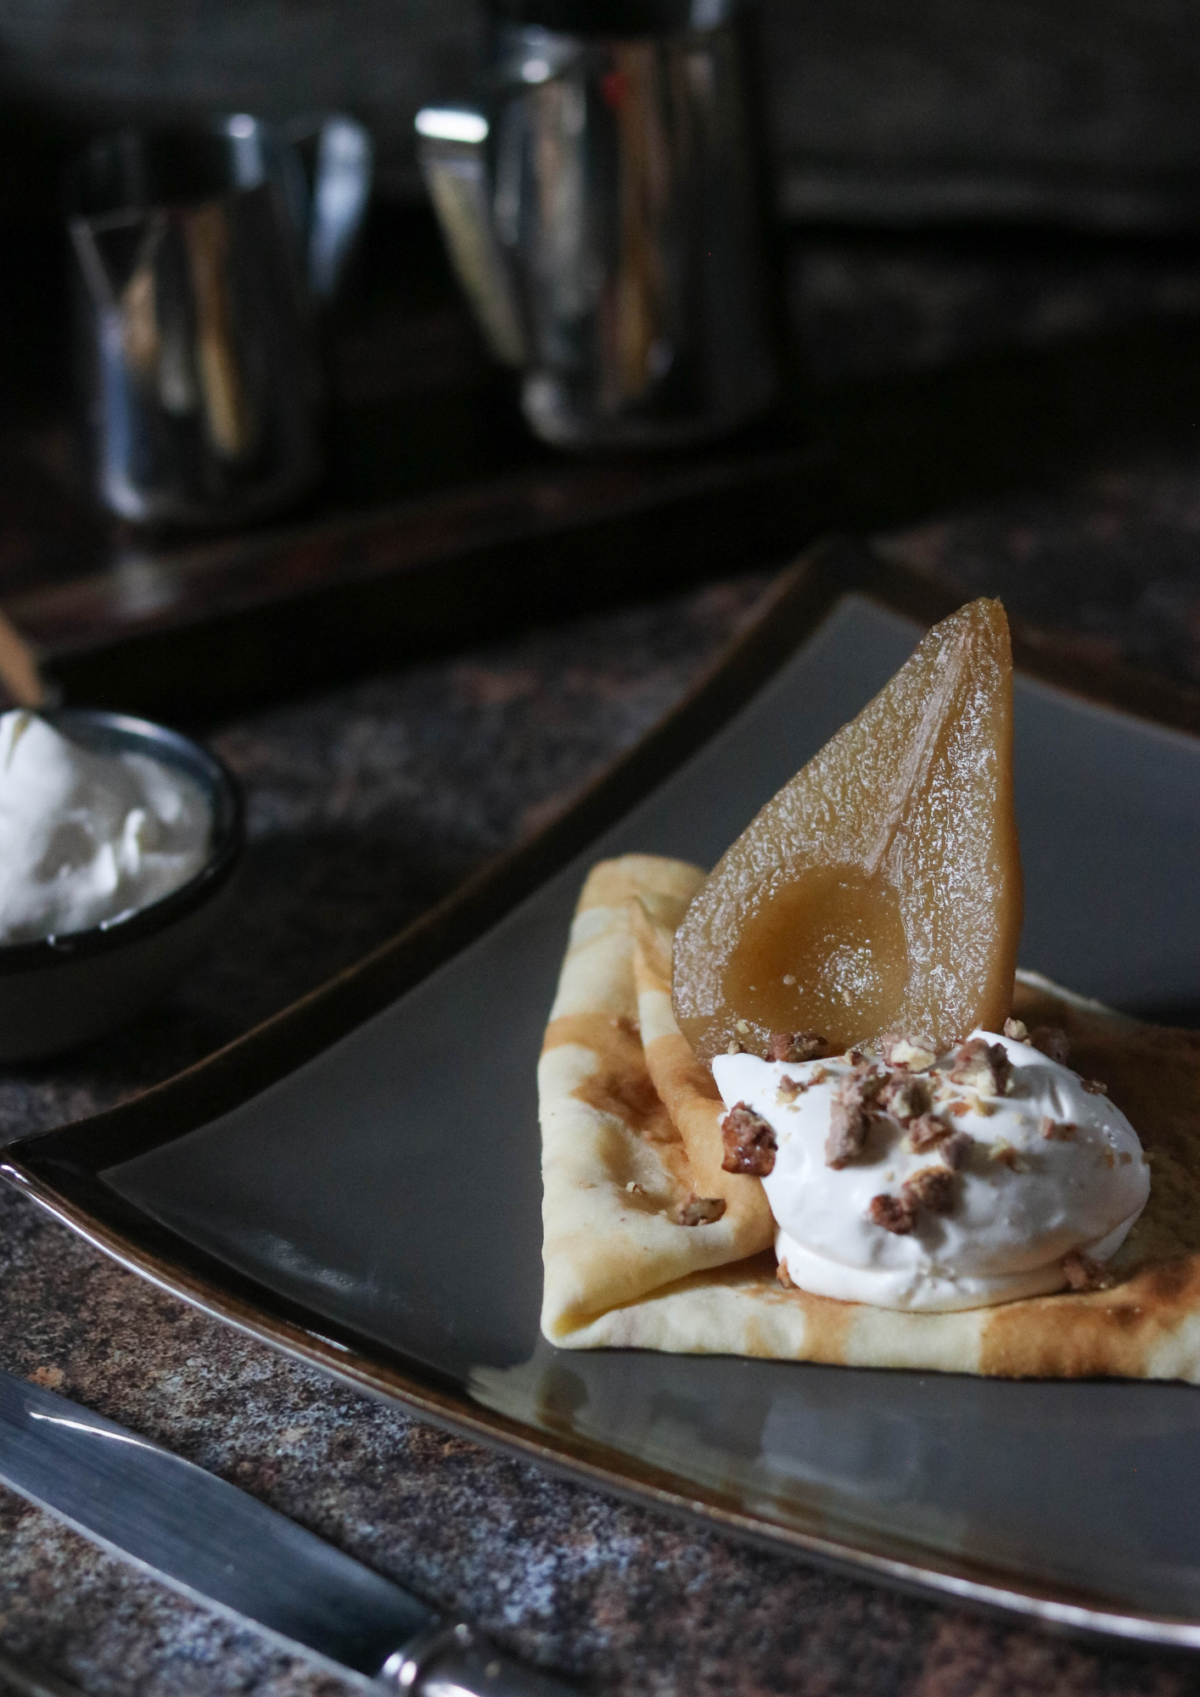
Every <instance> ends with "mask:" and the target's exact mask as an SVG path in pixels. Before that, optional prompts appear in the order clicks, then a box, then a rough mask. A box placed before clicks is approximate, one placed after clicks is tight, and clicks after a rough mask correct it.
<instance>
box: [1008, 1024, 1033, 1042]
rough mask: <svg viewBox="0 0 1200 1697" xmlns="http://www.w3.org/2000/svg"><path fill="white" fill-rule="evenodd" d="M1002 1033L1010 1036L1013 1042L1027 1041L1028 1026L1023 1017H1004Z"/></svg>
mask: <svg viewBox="0 0 1200 1697" xmlns="http://www.w3.org/2000/svg"><path fill="white" fill-rule="evenodd" d="M1004 1035H1005V1036H1006V1037H1011V1038H1012V1040H1013V1042H1014V1043H1027V1042H1028V1041H1029V1028H1028V1026H1027V1025H1026V1024H1025V1021H1024V1020H1023V1019H1006V1020H1005V1022H1004Z"/></svg>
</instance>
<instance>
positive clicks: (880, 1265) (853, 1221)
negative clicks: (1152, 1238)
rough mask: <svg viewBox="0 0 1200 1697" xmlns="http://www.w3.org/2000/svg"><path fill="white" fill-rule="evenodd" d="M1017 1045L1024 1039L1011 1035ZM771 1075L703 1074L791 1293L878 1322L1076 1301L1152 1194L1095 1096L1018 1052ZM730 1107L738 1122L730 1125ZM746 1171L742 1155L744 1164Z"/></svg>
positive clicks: (750, 1064)
mask: <svg viewBox="0 0 1200 1697" xmlns="http://www.w3.org/2000/svg"><path fill="white" fill-rule="evenodd" d="M1017 1029H1018V1031H1019V1029H1020V1028H1019V1027H1018V1028H1017ZM883 1054H884V1055H886V1057H887V1062H886V1063H885V1060H884V1059H883V1057H882V1056H874V1055H872V1054H870V1053H869V1052H868V1053H863V1054H860V1055H858V1058H857V1060H856V1059H855V1052H851V1054H850V1055H849V1056H839V1057H837V1058H834V1059H830V1060H812V1061H804V1062H788V1061H766V1060H760V1059H759V1058H758V1057H757V1056H755V1055H746V1054H734V1055H719V1056H717V1057H716V1059H715V1060H714V1061H713V1076H714V1077H715V1079H716V1082H717V1088H718V1089H719V1090H720V1092H721V1096H722V1099H723V1100H724V1102H725V1104H726V1106H727V1107H728V1108H729V1109H730V1110H731V1113H730V1115H728V1116H727V1118H726V1121H725V1125H726V1127H727V1128H729V1129H727V1130H726V1134H725V1135H726V1143H727V1145H728V1144H729V1143H730V1141H731V1138H732V1139H733V1140H734V1141H735V1142H736V1140H737V1136H738V1133H739V1129H741V1130H742V1132H743V1139H742V1140H743V1142H744V1143H745V1146H746V1148H747V1149H750V1148H751V1147H752V1145H753V1142H754V1136H753V1134H754V1132H755V1131H757V1133H758V1139H759V1144H760V1145H761V1142H762V1139H763V1137H764V1135H765V1136H766V1140H767V1143H768V1145H769V1143H770V1141H771V1139H770V1136H769V1134H766V1133H765V1127H764V1126H763V1125H762V1122H763V1121H765V1122H766V1124H767V1125H769V1127H770V1128H771V1131H772V1132H773V1133H774V1143H775V1154H774V1163H773V1165H771V1170H770V1171H769V1172H763V1168H764V1167H765V1166H767V1165H769V1164H770V1160H769V1156H768V1158H767V1160H766V1161H765V1162H762V1164H761V1165H760V1166H759V1167H757V1168H755V1167H754V1166H753V1165H750V1164H748V1165H746V1166H745V1167H744V1168H743V1170H746V1171H751V1170H758V1171H760V1172H761V1173H762V1175H763V1177H762V1181H763V1186H764V1189H765V1190H766V1193H767V1199H768V1201H769V1203H770V1206H771V1212H772V1213H773V1215H774V1216H775V1221H776V1224H777V1226H778V1228H779V1230H778V1234H777V1237H776V1252H777V1255H778V1257H779V1260H780V1262H781V1264H782V1265H783V1266H784V1267H785V1268H786V1270H787V1274H788V1276H789V1277H790V1279H791V1281H792V1283H793V1284H795V1285H797V1286H799V1287H800V1288H801V1289H802V1290H807V1291H812V1292H814V1293H815V1294H817V1295H819V1296H833V1297H839V1298H841V1299H843V1300H845V1301H854V1302H868V1303H872V1304H874V1305H875V1306H877V1307H881V1308H906V1309H917V1310H929V1311H939V1310H941V1311H945V1310H951V1309H960V1308H979V1307H984V1306H986V1305H988V1304H991V1303H997V1302H1011V1301H1013V1300H1014V1299H1016V1298H1018V1297H1023V1296H1035V1295H1041V1294H1043V1293H1046V1292H1050V1291H1056V1290H1061V1289H1063V1288H1064V1287H1066V1286H1067V1285H1068V1284H1070V1285H1073V1286H1076V1287H1078V1286H1080V1285H1081V1284H1084V1283H1086V1282H1087V1280H1088V1277H1089V1275H1090V1274H1091V1273H1092V1272H1093V1271H1094V1270H1095V1269H1096V1267H1097V1266H1098V1264H1102V1263H1104V1262H1105V1261H1107V1260H1108V1259H1109V1258H1110V1257H1111V1256H1113V1255H1114V1254H1115V1253H1116V1251H1117V1250H1118V1249H1119V1248H1120V1246H1121V1244H1122V1243H1123V1242H1124V1240H1125V1237H1126V1235H1127V1234H1128V1232H1129V1230H1130V1228H1131V1227H1132V1225H1133V1223H1134V1221H1135V1220H1136V1219H1137V1217H1138V1215H1139V1214H1140V1213H1141V1211H1142V1209H1143V1208H1144V1207H1145V1205H1146V1199H1147V1197H1148V1196H1149V1193H1150V1172H1149V1167H1148V1166H1147V1164H1146V1159H1145V1156H1144V1154H1143V1152H1142V1146H1141V1144H1140V1142H1139V1140H1138V1136H1137V1133H1136V1132H1135V1131H1134V1129H1133V1127H1132V1126H1131V1125H1130V1123H1129V1121H1128V1120H1127V1119H1126V1118H1125V1116H1124V1114H1123V1113H1122V1112H1121V1111H1120V1109H1119V1108H1117V1107H1116V1106H1114V1104H1113V1103H1112V1102H1110V1101H1109V1099H1108V1097H1107V1096H1106V1095H1104V1094H1103V1093H1102V1091H1103V1086H1102V1085H1097V1084H1094V1083H1089V1082H1088V1081H1085V1080H1083V1079H1081V1078H1080V1077H1079V1076H1078V1075H1077V1074H1076V1073H1074V1072H1072V1071H1071V1070H1070V1069H1069V1068H1068V1067H1066V1066H1064V1065H1061V1064H1059V1063H1058V1062H1056V1061H1054V1060H1052V1059H1050V1058H1049V1057H1048V1056H1047V1055H1045V1054H1043V1053H1042V1052H1041V1051H1040V1050H1038V1049H1036V1048H1034V1047H1032V1045H1030V1044H1029V1043H1027V1042H1022V1041H1018V1040H1017V1039H1015V1038H1012V1037H1008V1036H1003V1035H997V1034H995V1033H992V1032H984V1031H975V1032H973V1033H972V1035H971V1039H969V1040H968V1042H967V1044H964V1045H960V1046H959V1047H958V1048H957V1049H954V1050H951V1051H950V1052H949V1053H948V1054H946V1055H943V1056H938V1057H935V1056H934V1055H932V1054H929V1053H926V1052H924V1051H922V1050H920V1049H918V1048H916V1047H915V1046H913V1045H911V1044H908V1043H905V1042H903V1041H901V1042H900V1043H898V1044H895V1045H885V1046H884V1050H883ZM739 1107H741V1108H742V1109H743V1110H745V1112H744V1113H743V1115H741V1116H738V1115H737V1110H738V1108H739ZM748 1159H749V1157H748Z"/></svg>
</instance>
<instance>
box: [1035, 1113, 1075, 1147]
mask: <svg viewBox="0 0 1200 1697" xmlns="http://www.w3.org/2000/svg"><path fill="white" fill-rule="evenodd" d="M1078 1130H1079V1127H1078V1126H1077V1125H1073V1124H1072V1123H1071V1121H1070V1120H1052V1119H1050V1118H1049V1116H1048V1115H1047V1116H1046V1117H1045V1118H1044V1119H1043V1120H1042V1136H1043V1137H1048V1138H1049V1139H1050V1140H1051V1141H1052V1142H1057V1143H1070V1141H1071V1139H1072V1138H1073V1137H1074V1136H1075V1134H1076V1133H1077V1132H1078Z"/></svg>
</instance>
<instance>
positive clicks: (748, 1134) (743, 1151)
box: [721, 1102, 777, 1178]
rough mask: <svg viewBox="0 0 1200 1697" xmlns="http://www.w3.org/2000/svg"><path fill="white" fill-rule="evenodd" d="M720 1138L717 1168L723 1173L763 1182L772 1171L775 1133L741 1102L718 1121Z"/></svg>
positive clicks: (773, 1168)
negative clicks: (720, 1158) (722, 1154)
mask: <svg viewBox="0 0 1200 1697" xmlns="http://www.w3.org/2000/svg"><path fill="white" fill-rule="evenodd" d="M721 1137H722V1140H723V1141H724V1144H725V1159H724V1160H723V1161H722V1162H721V1166H722V1167H723V1168H724V1170H725V1171H726V1172H727V1173H750V1174H751V1175H752V1176H753V1177H754V1178H766V1176H767V1174H768V1173H770V1172H773V1171H774V1170H775V1153H776V1149H777V1144H776V1142H775V1133H774V1131H772V1129H771V1127H770V1125H769V1124H768V1122H767V1121H766V1120H765V1119H763V1117H762V1115H761V1114H756V1113H755V1112H754V1109H753V1108H748V1107H747V1106H746V1104H745V1103H744V1102H738V1103H736V1104H735V1105H734V1106H733V1107H732V1108H730V1110H729V1112H728V1113H727V1114H726V1115H725V1118H724V1119H723V1120H722V1121H721Z"/></svg>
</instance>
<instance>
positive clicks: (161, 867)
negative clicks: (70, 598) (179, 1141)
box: [0, 708, 245, 1061]
mask: <svg viewBox="0 0 1200 1697" xmlns="http://www.w3.org/2000/svg"><path fill="white" fill-rule="evenodd" d="M244 842H245V828H244V811H243V805H242V799H241V793H240V790H239V788H238V785H237V782H236V780H235V779H234V777H233V775H232V774H231V773H230V772H228V771H227V770H226V768H225V767H224V766H223V765H222V764H221V762H220V761H219V760H217V759H216V758H215V757H214V756H213V755H211V754H210V753H209V752H208V751H207V749H204V748H202V747H201V746H200V745H199V744H198V743H195V742H193V741H191V739H190V738H188V737H185V736H182V735H180V734H179V733H178V732H176V731H171V730H167V729H166V728H165V727H163V726H161V725H155V724H152V723H150V722H149V721H147V720H144V719H136V718H132V717H129V716H126V715H124V714H119V713H109V712H103V711H100V710H91V709H83V708H71V709H64V710H62V711H59V712H54V713H46V714H31V713H27V712H24V711H23V710H16V711H14V712H11V713H6V714H4V715H2V716H0V851H2V853H0V860H2V861H3V865H2V866H0V1061H9V1060H29V1059H33V1058H36V1057H39V1056H42V1055H51V1054H55V1053H57V1052H59V1051H61V1050H63V1049H68V1048H71V1047H72V1046H74V1045H75V1044H78V1043H83V1042H87V1041H89V1040H90V1039H91V1038H93V1037H96V1036H99V1035H100V1034H101V1033H103V1032H105V1031H107V1030H110V1029H113V1028H115V1027H116V1026H118V1025H120V1024H122V1023H124V1022H125V1021H126V1020H128V1019H131V1018H132V1017H133V1016H134V1015H135V1014H137V1013H138V1012H140V1011H141V1010H142V1009H143V1008H144V1007H146V1006H147V1005H149V1004H151V1003H153V1002H154V1001H155V1000H156V999H158V998H159V997H161V996H162V995H164V994H165V993H166V992H167V991H168V990H169V989H170V988H171V986H172V984H173V982H174V981H175V980H176V979H178V978H179V976H180V975H181V974H182V972H183V971H184V970H185V969H186V967H187V966H188V965H189V963H190V962H191V960H192V959H193V958H194V956H195V955H196V953H197V952H198V951H199V949H200V948H201V947H202V946H203V944H204V943H205V942H206V941H207V939H208V938H209V936H210V935H211V934H212V933H213V931H214V929H215V928H216V927H217V926H218V925H219V924H220V923H221V920H222V918H223V916H224V915H225V913H226V911H227V901H228V898H229V897H230V895H231V894H232V891H233V888H234V885H235V881H236V873H237V870H238V868H239V866H240V864H241V859H242V854H243V849H244Z"/></svg>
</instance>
